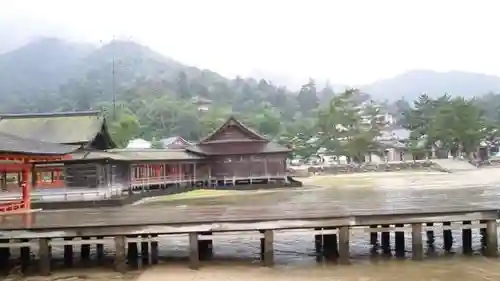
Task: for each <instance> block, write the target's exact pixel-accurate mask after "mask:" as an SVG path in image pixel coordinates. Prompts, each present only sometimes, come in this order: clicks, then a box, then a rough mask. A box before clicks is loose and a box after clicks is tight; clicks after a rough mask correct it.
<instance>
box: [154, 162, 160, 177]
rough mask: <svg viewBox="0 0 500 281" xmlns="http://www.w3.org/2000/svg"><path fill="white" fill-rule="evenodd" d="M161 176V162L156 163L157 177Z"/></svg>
mask: <svg viewBox="0 0 500 281" xmlns="http://www.w3.org/2000/svg"><path fill="white" fill-rule="evenodd" d="M160 176H161V164H155V178H157V179H158V178H160Z"/></svg>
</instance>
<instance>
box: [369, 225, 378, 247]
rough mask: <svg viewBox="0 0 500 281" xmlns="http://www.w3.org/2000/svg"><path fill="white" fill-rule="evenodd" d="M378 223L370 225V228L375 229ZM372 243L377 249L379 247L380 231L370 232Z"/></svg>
mask: <svg viewBox="0 0 500 281" xmlns="http://www.w3.org/2000/svg"><path fill="white" fill-rule="evenodd" d="M377 228H378V225H370V230H371V231H374V230H376V229H377ZM370 245H372V247H373V248H374V249H375V250H376V249H377V247H378V232H370Z"/></svg>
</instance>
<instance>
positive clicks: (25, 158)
mask: <svg viewBox="0 0 500 281" xmlns="http://www.w3.org/2000/svg"><path fill="white" fill-rule="evenodd" d="M78 148H79V147H78V146H70V145H60V144H53V143H46V142H42V141H37V140H30V139H25V138H21V137H17V136H13V135H9V134H5V133H0V161H1V162H0V172H2V175H3V176H2V182H1V186H2V189H6V187H7V177H6V175H7V174H8V173H10V174H12V173H14V174H17V179H16V183H17V184H18V185H19V187H20V189H21V198H20V199H19V200H9V201H0V213H2V212H9V211H16V210H23V209H29V208H30V204H31V197H30V193H31V188H32V185H31V184H30V182H32V181H33V178H32V177H33V175H35V173H33V168H34V162H44V161H58V160H64V159H65V158H67V157H68V154H69V153H72V152H75V151H76V150H77V149H78ZM30 174H31V176H32V177H30Z"/></svg>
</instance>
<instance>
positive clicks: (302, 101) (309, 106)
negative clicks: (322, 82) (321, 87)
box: [297, 79, 319, 116]
mask: <svg viewBox="0 0 500 281" xmlns="http://www.w3.org/2000/svg"><path fill="white" fill-rule="evenodd" d="M297 101H298V103H299V106H300V111H301V112H302V114H303V115H305V116H311V115H312V114H313V110H314V109H316V108H317V107H318V104H319V99H318V95H317V92H316V82H314V80H313V79H309V82H308V83H307V84H304V85H302V87H301V89H300V91H299V94H298V95H297Z"/></svg>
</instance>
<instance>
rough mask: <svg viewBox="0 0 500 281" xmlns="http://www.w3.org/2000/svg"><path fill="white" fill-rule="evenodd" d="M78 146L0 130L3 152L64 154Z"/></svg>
mask: <svg viewBox="0 0 500 281" xmlns="http://www.w3.org/2000/svg"><path fill="white" fill-rule="evenodd" d="M79 148H80V146H75V145H63V144H55V143H47V142H43V141H39V140H31V139H25V138H21V137H18V136H13V135H10V134H6V133H1V132H0V152H3V153H19V154H36V155H64V154H69V153H72V152H74V151H76V150H78V149H79Z"/></svg>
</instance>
